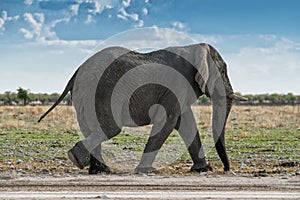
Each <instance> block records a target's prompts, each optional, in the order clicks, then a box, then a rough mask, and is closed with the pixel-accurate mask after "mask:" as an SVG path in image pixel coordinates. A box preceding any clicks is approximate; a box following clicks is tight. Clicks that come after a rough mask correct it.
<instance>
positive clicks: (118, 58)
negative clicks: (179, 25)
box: [39, 44, 246, 174]
mask: <svg viewBox="0 0 300 200" xmlns="http://www.w3.org/2000/svg"><path fill="white" fill-rule="evenodd" d="M69 91H70V92H71V94H72V101H73V105H74V107H75V110H76V114H77V121H78V124H79V127H80V130H81V132H82V133H83V135H84V136H85V139H84V140H81V141H79V142H78V143H76V144H75V146H74V147H73V148H72V149H71V150H69V152H68V156H69V158H70V160H71V161H72V162H73V163H74V164H75V165H76V166H78V167H79V168H81V169H82V168H84V167H85V166H87V165H90V167H89V174H97V173H100V172H106V173H109V172H110V168H109V167H108V166H107V165H106V164H105V162H104V160H103V158H102V155H101V143H102V142H103V141H106V140H108V139H110V138H112V137H114V136H116V135H118V134H119V133H120V131H121V129H122V127H123V126H131V127H136V126H143V125H148V124H153V127H152V130H151V133H150V136H149V139H148V142H147V144H146V146H145V149H144V152H143V155H142V158H141V161H140V163H139V165H138V166H137V167H136V169H135V171H136V172H149V171H154V170H155V168H153V167H152V163H153V162H154V159H155V156H156V155H157V152H158V150H159V149H160V148H161V146H162V145H163V143H164V142H165V140H166V139H167V138H168V136H169V135H170V133H171V132H172V130H173V129H176V130H177V131H178V132H179V135H180V136H181V137H182V139H183V140H184V142H185V145H186V147H187V149H188V151H189V154H190V156H191V158H192V160H193V162H194V165H193V166H192V168H191V171H198V172H200V171H208V170H212V168H211V167H210V166H209V164H208V163H207V162H206V159H205V156H204V152H203V148H202V144H201V141H200V137H199V133H198V130H197V125H196V122H195V119H194V116H193V113H192V110H191V105H192V104H193V103H194V102H195V101H196V100H197V99H198V97H199V96H201V95H204V94H205V95H206V96H208V97H210V99H211V101H212V106H213V117H212V131H213V137H214V142H215V146H216V149H217V152H218V155H219V157H220V158H221V160H222V162H223V165H224V170H225V171H228V170H230V166H229V161H228V157H227V153H226V149H225V140H224V132H225V125H226V120H227V117H228V114H229V112H230V109H231V105H232V101H233V100H237V101H245V100H246V99H245V98H243V97H239V96H237V95H235V94H234V92H233V89H232V86H231V84H230V81H229V79H228V76H227V67H226V63H225V62H224V61H223V59H222V57H221V56H220V54H219V53H218V52H217V51H216V50H215V49H214V48H213V47H212V46H210V45H208V44H194V45H189V46H179V47H169V48H166V49H162V50H158V51H153V52H150V53H138V52H135V51H131V50H129V49H126V48H122V47H110V48H106V49H104V50H102V51H100V52H98V53H96V54H95V55H93V56H92V57H90V58H89V59H88V60H86V61H85V62H84V63H83V64H82V65H81V66H80V67H79V68H78V69H77V71H76V72H75V74H74V75H73V77H72V78H71V79H70V81H69V82H68V84H67V86H66V88H65V90H64V91H63V93H62V95H61V96H60V97H59V99H58V100H57V102H56V103H55V104H54V105H53V106H52V107H51V108H50V109H49V110H48V111H47V112H46V113H45V114H44V115H43V116H41V118H40V119H39V122H40V121H41V120H42V119H43V118H44V117H45V116H46V115H47V114H48V113H49V112H50V111H51V110H52V109H54V108H55V107H56V106H57V105H58V104H59V103H60V102H61V101H62V100H63V98H64V97H65V96H66V95H67V93H68V92H69Z"/></svg>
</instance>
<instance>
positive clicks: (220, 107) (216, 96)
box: [195, 44, 247, 171]
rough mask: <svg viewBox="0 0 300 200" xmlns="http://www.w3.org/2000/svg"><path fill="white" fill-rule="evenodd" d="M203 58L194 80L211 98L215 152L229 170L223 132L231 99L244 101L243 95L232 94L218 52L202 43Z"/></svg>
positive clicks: (222, 61)
mask: <svg viewBox="0 0 300 200" xmlns="http://www.w3.org/2000/svg"><path fill="white" fill-rule="evenodd" d="M202 48H204V49H205V50H204V52H205V53H204V54H205V56H204V60H203V61H202V64H201V68H199V69H198V73H197V74H196V77H195V80H196V81H197V83H198V84H199V86H200V88H201V90H202V92H203V93H205V95H207V96H208V97H210V98H211V101H212V105H213V117H212V130H213V137H214V141H215V146H216V149H217V152H218V154H219V156H220V158H221V160H222V162H223V164H224V170H225V171H228V170H229V162H228V158H227V154H226V149H225V140H224V132H225V125H226V120H227V117H228V115H229V112H230V109H231V105H232V101H233V100H236V101H246V100H247V99H246V98H244V97H240V96H237V95H235V94H234V92H233V89H232V86H231V84H230V81H229V78H228V75H227V66H226V63H225V62H224V60H223V59H222V57H221V56H220V54H219V53H218V52H217V50H216V49H214V48H213V47H212V46H210V45H207V44H203V45H202Z"/></svg>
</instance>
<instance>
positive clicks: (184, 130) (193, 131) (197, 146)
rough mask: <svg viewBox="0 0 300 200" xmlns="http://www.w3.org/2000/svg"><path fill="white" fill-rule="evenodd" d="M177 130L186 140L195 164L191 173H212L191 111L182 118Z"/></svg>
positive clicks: (179, 120)
mask: <svg viewBox="0 0 300 200" xmlns="http://www.w3.org/2000/svg"><path fill="white" fill-rule="evenodd" d="M175 128H176V129H177V130H178V132H179V134H180V136H181V137H182V139H183V140H184V143H185V145H186V147H187V148H188V151H189V154H190V156H191V158H192V160H193V162H194V165H193V166H192V168H191V171H197V172H204V171H212V168H211V166H210V165H209V164H208V163H207V162H206V159H205V155H204V150H203V147H202V144H201V140H200V136H199V133H198V129H197V125H196V121H195V118H194V115H193V113H192V110H191V109H189V110H188V111H187V112H185V113H183V114H182V115H181V116H180V118H179V119H178V122H177V125H176V127H175Z"/></svg>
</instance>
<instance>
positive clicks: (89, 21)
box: [84, 15, 95, 25]
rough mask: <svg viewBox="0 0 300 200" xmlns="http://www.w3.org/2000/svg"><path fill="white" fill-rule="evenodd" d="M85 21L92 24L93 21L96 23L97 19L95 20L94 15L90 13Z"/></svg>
mask: <svg viewBox="0 0 300 200" xmlns="http://www.w3.org/2000/svg"><path fill="white" fill-rule="evenodd" d="M84 23H85V24H87V25H88V24H91V23H95V20H94V18H93V16H92V15H88V16H87V18H86V20H85V21H84Z"/></svg>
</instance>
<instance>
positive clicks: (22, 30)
mask: <svg viewBox="0 0 300 200" xmlns="http://www.w3.org/2000/svg"><path fill="white" fill-rule="evenodd" d="M20 32H21V33H23V34H24V38H25V39H32V38H33V34H32V33H31V32H30V31H28V30H27V29H25V28H21V29H20Z"/></svg>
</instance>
